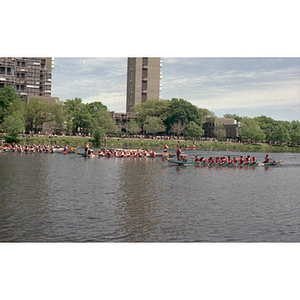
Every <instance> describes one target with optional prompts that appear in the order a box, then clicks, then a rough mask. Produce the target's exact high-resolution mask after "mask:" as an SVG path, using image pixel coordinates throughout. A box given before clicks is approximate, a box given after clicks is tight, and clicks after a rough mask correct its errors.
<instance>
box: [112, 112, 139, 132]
mask: <svg viewBox="0 0 300 300" xmlns="http://www.w3.org/2000/svg"><path fill="white" fill-rule="evenodd" d="M110 114H111V117H112V118H113V119H114V120H115V121H116V125H117V131H118V132H126V123H127V122H129V121H130V120H136V117H135V114H134V113H131V112H128V113H118V112H114V111H111V112H110Z"/></svg>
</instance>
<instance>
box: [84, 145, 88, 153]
mask: <svg viewBox="0 0 300 300" xmlns="http://www.w3.org/2000/svg"><path fill="white" fill-rule="evenodd" d="M88 150H89V144H88V143H86V144H85V145H84V154H86V153H87V152H88Z"/></svg>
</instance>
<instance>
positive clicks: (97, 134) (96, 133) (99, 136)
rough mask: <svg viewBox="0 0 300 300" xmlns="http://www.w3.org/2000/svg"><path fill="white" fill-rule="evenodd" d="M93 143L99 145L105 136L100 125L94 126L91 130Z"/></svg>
mask: <svg viewBox="0 0 300 300" xmlns="http://www.w3.org/2000/svg"><path fill="white" fill-rule="evenodd" d="M92 134H93V138H94V139H93V143H95V144H96V145H100V143H101V141H102V140H103V139H104V138H105V130H104V128H102V127H101V126H95V127H94V128H93V130H92Z"/></svg>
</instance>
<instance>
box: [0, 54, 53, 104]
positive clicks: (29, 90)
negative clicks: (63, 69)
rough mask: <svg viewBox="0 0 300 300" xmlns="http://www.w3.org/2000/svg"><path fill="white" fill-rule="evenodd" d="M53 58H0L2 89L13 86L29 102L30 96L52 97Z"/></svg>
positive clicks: (0, 85) (0, 84)
mask: <svg viewBox="0 0 300 300" xmlns="http://www.w3.org/2000/svg"><path fill="white" fill-rule="evenodd" d="M53 68H54V59H53V58H51V57H0V88H2V87H3V86H4V85H7V84H9V85H11V86H12V87H13V88H14V89H15V90H16V92H17V94H18V95H19V96H20V97H22V98H24V99H25V100H26V101H27V98H28V97H29V96H35V97H37V98H38V97H39V96H41V97H51V80H52V69H53Z"/></svg>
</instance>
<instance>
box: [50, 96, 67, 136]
mask: <svg viewBox="0 0 300 300" xmlns="http://www.w3.org/2000/svg"><path fill="white" fill-rule="evenodd" d="M50 110H51V117H52V120H51V122H50V124H51V125H52V126H54V127H55V128H57V129H60V131H62V130H64V129H65V128H66V124H67V120H68V112H67V109H66V107H65V105H64V103H63V102H62V101H59V100H58V101H56V102H55V103H53V104H52V105H51V109H50Z"/></svg>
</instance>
